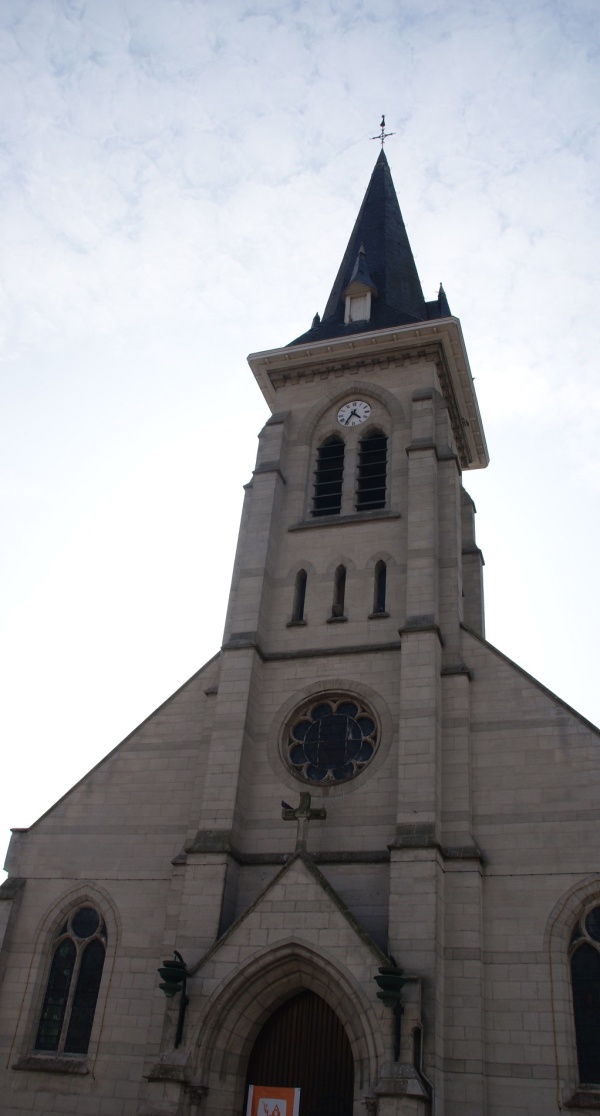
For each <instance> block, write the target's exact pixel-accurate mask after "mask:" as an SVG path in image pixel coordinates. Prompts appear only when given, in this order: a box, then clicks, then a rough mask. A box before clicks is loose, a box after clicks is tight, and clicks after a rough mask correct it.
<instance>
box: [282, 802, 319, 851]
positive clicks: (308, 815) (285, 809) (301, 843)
mask: <svg viewBox="0 0 600 1116" xmlns="http://www.w3.org/2000/svg"><path fill="white" fill-rule="evenodd" d="M281 805H282V810H281V816H282V818H283V820H284V821H295V822H297V825H298V828H297V829H296V852H300V850H301V849H306V842H307V840H308V823H309V821H313V819H317V818H318V819H320V820H323V819H324V818H326V817H327V810H326V809H325V807H324V806H319V807H314V808H313V809H311V806H310V794H309V792H308V791H302V792H301V794H300V805H299V806H296V808H295V809H294V807H293V806H290V805H289V803H287V802H282V803H281Z"/></svg>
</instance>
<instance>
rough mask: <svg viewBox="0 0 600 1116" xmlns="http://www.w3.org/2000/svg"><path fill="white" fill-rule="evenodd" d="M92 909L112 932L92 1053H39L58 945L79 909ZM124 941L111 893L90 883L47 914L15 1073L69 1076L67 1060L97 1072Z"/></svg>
mask: <svg viewBox="0 0 600 1116" xmlns="http://www.w3.org/2000/svg"><path fill="white" fill-rule="evenodd" d="M87 906H91V907H94V908H95V909H96V910H97V911H98V913H99V915H100V916H101V918H102V919H103V921H104V923H105V925H106V929H107V943H106V955H105V958H104V967H103V972H102V978H101V981H100V988H99V994H98V998H97V1001H96V1007H95V1011H94V1017H93V1025H92V1028H91V1035H90V1041H89V1046H88V1050H87V1054H69V1055H68V1057H67V1055H65V1054H62V1053H60V1052H45V1051H41V1050H37V1049H36V1047H35V1043H36V1038H37V1034H38V1027H39V1023H40V1017H41V1012H42V1008H43V1004H44V999H45V996H46V990H47V987H48V978H49V976H50V970H51V967H52V960H53V956H54V945H55V942H56V940H57V938H58V937H59V931H60V929H61V927H62V926H63V924H64V922H65V920H67V919H68V918H69V916H70V915H71V914H72V913H73V912H74V911H76V910H77V909H78V908H80V907H87ZM120 939H121V922H120V917H119V915H118V912H117V909H116V906H115V904H114V901H113V899H112V897H111V896H110V894H109V893H108V892H107V891H105V890H104V888H101V887H99V886H98V885H97V884H94V886H93V887H91V886H90V885H89V884H86V885H85V886H82V885H79V886H78V887H76V888H73V889H72V890H70V891H69V892H67V893H66V894H63V895H62V896H61V897H60V898H59V899H57V900H56V902H55V903H54V904H53V905H52V906H51V907H50V908H49V910H47V911H46V913H45V914H44V915H43V916H42V918H41V920H40V922H39V923H38V926H37V929H36V931H35V934H34V936H33V943H34V945H33V961H32V964H31V968H30V970H29V973H28V977H27V983H26V987H25V989H24V994H23V997H22V1001H21V1009H20V1012H19V1017H18V1020H17V1025H16V1028H15V1034H14V1039H13V1044H12V1047H11V1058H12V1056H13V1055H14V1054H15V1053H17V1052H18V1055H19V1056H18V1058H17V1061H15V1062H12V1066H13V1068H14V1069H25V1070H43V1071H46V1072H60V1073H64V1072H67V1070H66V1069H65V1059H67V1061H68V1063H69V1067H70V1068H69V1072H72V1073H88V1072H92V1073H93V1068H94V1065H95V1061H96V1058H97V1056H98V1048H99V1043H100V1040H101V1036H102V1030H103V1025H104V1018H105V1014H106V1008H107V998H108V994H109V990H110V987H111V983H112V976H113V971H114V966H115V960H116V956H117V953H118V948H119V942H120Z"/></svg>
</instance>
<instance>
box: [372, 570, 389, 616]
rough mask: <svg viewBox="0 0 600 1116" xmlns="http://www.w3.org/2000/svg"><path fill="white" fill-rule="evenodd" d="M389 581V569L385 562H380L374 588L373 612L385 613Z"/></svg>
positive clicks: (376, 571)
mask: <svg viewBox="0 0 600 1116" xmlns="http://www.w3.org/2000/svg"><path fill="white" fill-rule="evenodd" d="M386 581H387V568H386V564H385V562H378V563H377V565H376V566H375V584H374V587H373V612H374V613H381V612H385V588H386Z"/></svg>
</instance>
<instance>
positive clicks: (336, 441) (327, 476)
mask: <svg viewBox="0 0 600 1116" xmlns="http://www.w3.org/2000/svg"><path fill="white" fill-rule="evenodd" d="M343 477H344V442H343V440H342V438H338V437H336V436H335V435H334V437H333V438H328V439H327V441H326V442H324V443H323V445H322V446H319V448H318V450H317V468H316V472H315V493H314V497H313V509H312V513H313V515H339V513H340V510H341V507H342V481H343Z"/></svg>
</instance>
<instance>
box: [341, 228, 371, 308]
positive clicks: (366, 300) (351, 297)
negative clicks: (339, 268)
mask: <svg viewBox="0 0 600 1116" xmlns="http://www.w3.org/2000/svg"><path fill="white" fill-rule="evenodd" d="M343 296H344V298H345V300H346V305H345V310H344V323H345V325H352V323H353V322H368V321H370V318H371V300H372V298H373V297H375V298H377V287H376V286H375V284H374V282H373V280H372V279H371V276H370V274H369V269H368V267H367V256H366V253H365V249H364V245H362V244H361V246H360V252H359V253H358V256H357V257H356V263H355V264H354V268H353V271H352V275H351V276H350V282H349V283H348V286H347V287H346V289H345V291H344V292H343Z"/></svg>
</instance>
